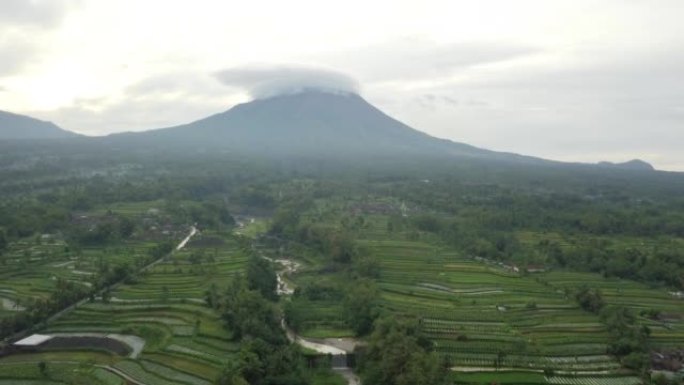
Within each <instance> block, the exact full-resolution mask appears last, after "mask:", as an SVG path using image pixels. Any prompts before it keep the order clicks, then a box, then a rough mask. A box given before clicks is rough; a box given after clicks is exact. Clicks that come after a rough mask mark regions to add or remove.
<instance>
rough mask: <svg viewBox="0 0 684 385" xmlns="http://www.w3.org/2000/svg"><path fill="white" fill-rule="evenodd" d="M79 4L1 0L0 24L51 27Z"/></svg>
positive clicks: (74, 1) (53, 0)
mask: <svg viewBox="0 0 684 385" xmlns="http://www.w3.org/2000/svg"><path fill="white" fill-rule="evenodd" d="M79 3H80V1H77V0H2V1H0V23H2V24H5V25H7V24H19V25H38V26H52V25H55V24H57V23H59V22H60V21H61V20H62V18H63V16H64V15H65V14H66V12H67V11H68V10H69V8H71V7H72V6H75V5H78V4H79Z"/></svg>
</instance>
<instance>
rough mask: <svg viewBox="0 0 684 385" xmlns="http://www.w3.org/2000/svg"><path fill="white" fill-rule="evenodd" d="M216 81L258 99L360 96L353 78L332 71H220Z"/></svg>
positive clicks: (247, 68)
mask: <svg viewBox="0 0 684 385" xmlns="http://www.w3.org/2000/svg"><path fill="white" fill-rule="evenodd" d="M216 78H218V79H219V80H220V81H221V82H223V83H224V84H225V85H227V86H232V87H237V88H241V89H244V90H246V91H247V92H248V93H249V95H250V96H252V97H253V98H255V99H263V98H268V97H272V96H276V95H283V94H292V93H297V92H301V91H303V90H308V89H316V90H321V91H328V92H342V93H359V84H358V83H357V82H356V80H354V79H352V78H351V77H350V76H348V75H345V74H343V73H340V72H336V71H333V70H330V69H323V68H316V67H307V66H296V65H278V66H258V65H252V66H244V67H238V68H229V69H225V70H222V71H219V72H217V73H216Z"/></svg>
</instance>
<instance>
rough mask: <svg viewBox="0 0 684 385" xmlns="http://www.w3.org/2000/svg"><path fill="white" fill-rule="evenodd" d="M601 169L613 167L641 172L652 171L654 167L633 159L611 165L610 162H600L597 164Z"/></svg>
mask: <svg viewBox="0 0 684 385" xmlns="http://www.w3.org/2000/svg"><path fill="white" fill-rule="evenodd" d="M598 165H599V166H601V167H613V168H621V169H624V170H641V171H653V170H655V167H653V165H651V164H650V163H648V162H644V161H643V160H640V159H633V160H630V161H628V162H624V163H612V162H600V163H599V164H598Z"/></svg>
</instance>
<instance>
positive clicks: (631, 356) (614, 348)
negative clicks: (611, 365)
mask: <svg viewBox="0 0 684 385" xmlns="http://www.w3.org/2000/svg"><path fill="white" fill-rule="evenodd" d="M600 318H601V321H602V322H603V323H604V324H605V325H606V327H607V329H608V332H609V333H610V334H611V337H612V338H611V340H610V341H611V342H610V343H609V345H608V354H612V355H614V356H617V357H619V358H620V362H621V363H622V365H623V366H625V367H627V368H630V369H634V370H638V371H645V370H646V369H648V367H649V364H650V362H649V356H648V352H649V348H650V344H649V340H648V337H649V336H650V335H651V330H650V329H649V328H648V326H646V325H640V324H639V323H638V321H637V317H636V315H635V314H634V313H633V312H632V311H631V310H630V309H628V308H626V307H622V306H614V307H613V306H610V307H606V308H604V309H603V310H602V311H601V314H600Z"/></svg>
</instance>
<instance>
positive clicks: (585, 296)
mask: <svg viewBox="0 0 684 385" xmlns="http://www.w3.org/2000/svg"><path fill="white" fill-rule="evenodd" d="M575 300H577V303H578V304H579V306H580V307H581V308H582V309H584V310H586V311H588V312H591V313H594V314H598V313H599V312H600V311H601V309H603V307H604V306H605V305H606V302H605V301H604V300H603V294H602V293H601V290H599V289H594V288H590V287H589V286H582V287H580V288H579V289H578V290H577V292H576V293H575Z"/></svg>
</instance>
